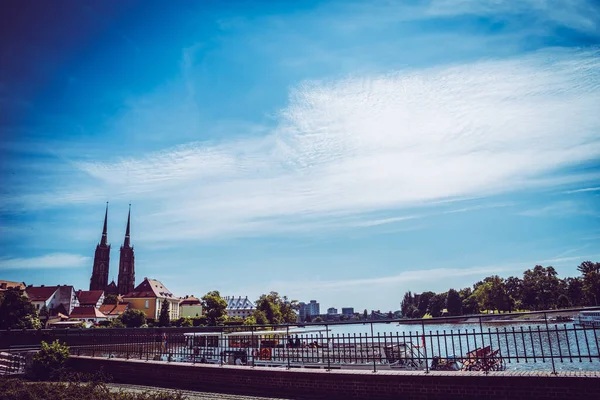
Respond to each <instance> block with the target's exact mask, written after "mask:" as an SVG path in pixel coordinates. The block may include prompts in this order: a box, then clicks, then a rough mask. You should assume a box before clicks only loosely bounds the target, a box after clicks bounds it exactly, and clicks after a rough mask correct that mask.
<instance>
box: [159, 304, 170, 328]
mask: <svg viewBox="0 0 600 400" xmlns="http://www.w3.org/2000/svg"><path fill="white" fill-rule="evenodd" d="M158 326H171V317H170V315H169V302H168V301H167V299H164V300H163V302H162V304H161V306H160V314H159V315H158Z"/></svg>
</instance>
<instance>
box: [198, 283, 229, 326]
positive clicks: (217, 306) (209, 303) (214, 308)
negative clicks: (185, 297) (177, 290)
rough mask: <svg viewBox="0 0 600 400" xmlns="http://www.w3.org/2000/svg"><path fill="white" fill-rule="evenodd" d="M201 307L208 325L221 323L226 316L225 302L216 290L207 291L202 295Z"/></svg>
mask: <svg viewBox="0 0 600 400" xmlns="http://www.w3.org/2000/svg"><path fill="white" fill-rule="evenodd" d="M202 309H203V310H204V314H205V315H206V319H207V322H208V325H209V326H217V325H222V324H223V322H224V321H225V318H226V317H227V302H226V301H225V299H223V298H222V297H221V294H220V293H219V291H218V290H213V291H211V292H208V293H206V294H205V295H204V296H203V297H202Z"/></svg>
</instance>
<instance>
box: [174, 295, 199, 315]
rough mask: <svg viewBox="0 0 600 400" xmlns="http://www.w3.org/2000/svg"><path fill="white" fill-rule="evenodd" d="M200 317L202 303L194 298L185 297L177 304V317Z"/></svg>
mask: <svg viewBox="0 0 600 400" xmlns="http://www.w3.org/2000/svg"><path fill="white" fill-rule="evenodd" d="M201 315H202V302H201V301H200V299H198V298H196V297H194V296H185V297H184V298H183V299H181V303H179V317H180V318H181V317H191V318H194V317H199V316H201Z"/></svg>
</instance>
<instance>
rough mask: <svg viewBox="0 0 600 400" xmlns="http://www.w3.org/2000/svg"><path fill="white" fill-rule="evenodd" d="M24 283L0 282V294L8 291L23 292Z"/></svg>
mask: <svg viewBox="0 0 600 400" xmlns="http://www.w3.org/2000/svg"><path fill="white" fill-rule="evenodd" d="M25 287H26V286H25V282H12V281H3V280H0V293H2V292H5V291H7V290H8V289H18V290H25Z"/></svg>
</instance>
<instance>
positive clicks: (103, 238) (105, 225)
mask: <svg viewBox="0 0 600 400" xmlns="http://www.w3.org/2000/svg"><path fill="white" fill-rule="evenodd" d="M107 227H108V201H107V202H106V211H105V212H104V229H102V240H101V241H100V245H101V246H106V241H107V239H108V234H107Z"/></svg>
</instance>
